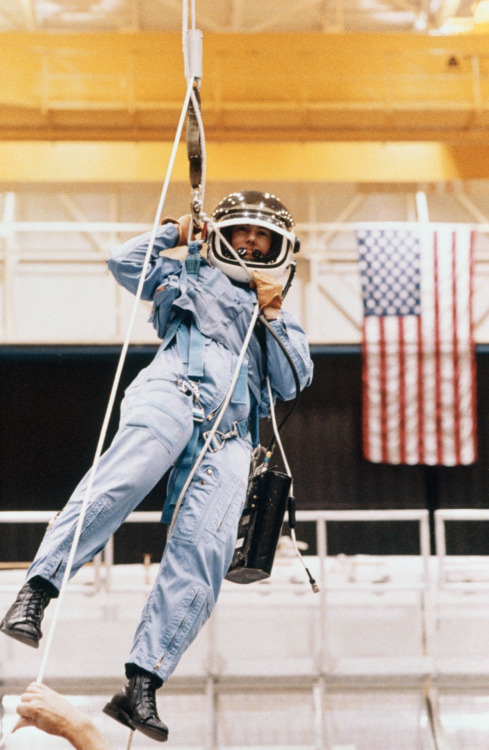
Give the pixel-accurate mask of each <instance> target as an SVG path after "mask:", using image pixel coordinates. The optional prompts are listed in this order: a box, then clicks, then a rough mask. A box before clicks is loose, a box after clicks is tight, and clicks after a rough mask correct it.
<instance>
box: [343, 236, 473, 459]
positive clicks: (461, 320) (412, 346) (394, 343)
mask: <svg viewBox="0 0 489 750" xmlns="http://www.w3.org/2000/svg"><path fill="white" fill-rule="evenodd" d="M357 241H358V249H359V263H360V274H361V281H362V296H363V312H364V315H363V347H362V352H363V365H362V368H363V369H362V380H363V395H362V399H363V402H362V410H363V415H362V421H363V425H362V431H363V451H364V455H365V458H367V459H368V460H369V461H373V462H376V463H388V464H428V465H445V466H455V465H459V464H471V463H473V462H474V461H476V460H477V426H476V382H475V381H476V371H475V347H474V341H473V324H472V276H473V273H472V271H473V246H474V233H473V232H472V231H471V229H470V227H466V226H461V225H456V226H455V225H447V224H443V225H442V224H426V225H423V226H422V227H420V226H419V225H418V226H417V227H413V225H412V224H411V225H410V226H409V227H405V226H404V227H403V226H400V225H396V227H394V228H392V229H391V228H386V227H384V228H383V229H370V228H368V229H362V230H359V231H358V232H357Z"/></svg>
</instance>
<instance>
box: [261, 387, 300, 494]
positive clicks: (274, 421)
mask: <svg viewBox="0 0 489 750" xmlns="http://www.w3.org/2000/svg"><path fill="white" fill-rule="evenodd" d="M267 389H268V398H269V401H270V415H271V418H272V426H273V433H274V435H275V440H276V442H277V445H278V447H279V448H280V455H281V456H282V461H283V464H284V466H285V472H286V474H287V476H288V477H290V479H291V485H290V491H291V493H292V494H294V489H293V479H292V472H291V471H290V467H289V464H288V463H287V458H286V455H285V451H284V447H283V445H282V440H281V438H280V432H279V429H278V426H277V418H276V416H275V404H274V401H273V393H272V386H271V384H270V378H268V377H267Z"/></svg>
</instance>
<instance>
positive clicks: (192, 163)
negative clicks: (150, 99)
mask: <svg viewBox="0 0 489 750" xmlns="http://www.w3.org/2000/svg"><path fill="white" fill-rule="evenodd" d="M185 68H186V70H185V75H186V77H187V80H188V81H189V80H192V81H193V88H192V97H191V99H190V102H189V106H188V116H187V137H186V141H187V156H188V161H189V178H190V185H191V188H192V201H191V204H190V207H191V211H192V219H193V221H194V224H195V225H196V226H200V225H201V213H202V188H203V186H202V180H203V176H202V171H203V148H202V147H203V144H202V140H201V127H200V126H199V120H200V123H202V118H201V112H200V83H201V80H202V32H200V31H196V30H192V31H188V32H187V36H186V38H185ZM197 108H198V111H196V110H197Z"/></svg>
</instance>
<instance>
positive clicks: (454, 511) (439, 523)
mask: <svg viewBox="0 0 489 750" xmlns="http://www.w3.org/2000/svg"><path fill="white" fill-rule="evenodd" d="M434 519H435V544H436V557H437V562H438V586H439V588H440V589H442V588H446V586H447V585H448V584H449V585H450V586H451V587H457V586H462V587H464V588H466V587H467V586H468V585H470V587H471V589H477V588H485V589H487V588H489V571H487V573H488V575H487V576H485V580H476V576H474V577H473V578H472V579H471V580H466V581H460V582H457V581H452V582H449V581H448V580H447V566H446V562H447V557H448V554H447V541H446V524H447V523H450V522H456V521H471V522H473V521H489V509H487V508H442V509H440V510H436V511H435V513H434ZM478 559H480V558H478ZM463 560H464V563H463V564H464V566H465V567H467V560H468V558H467V557H466V556H464V558H463ZM452 561H453V556H452ZM472 567H474V565H472Z"/></svg>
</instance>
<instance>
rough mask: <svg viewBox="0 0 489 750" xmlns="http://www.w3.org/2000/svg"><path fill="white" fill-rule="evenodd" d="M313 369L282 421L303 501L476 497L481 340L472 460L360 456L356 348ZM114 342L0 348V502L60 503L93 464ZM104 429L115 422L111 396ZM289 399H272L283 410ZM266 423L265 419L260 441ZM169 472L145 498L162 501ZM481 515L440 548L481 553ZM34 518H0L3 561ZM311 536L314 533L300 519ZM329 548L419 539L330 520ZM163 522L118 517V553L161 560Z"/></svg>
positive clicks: (481, 479)
mask: <svg viewBox="0 0 489 750" xmlns="http://www.w3.org/2000/svg"><path fill="white" fill-rule="evenodd" d="M153 354H154V349H153V348H152V347H132V348H130V350H129V353H128V357H127V361H126V365H125V368H124V373H123V378H122V383H121V387H120V389H119V393H120V394H122V391H123V388H124V387H125V386H126V385H127V384H128V383H129V382H130V381H131V380H132V379H133V378H134V377H135V375H136V374H137V372H139V370H140V369H141V367H143V366H145V365H146V364H147V363H148V362H149V361H150V360H151V358H152V356H153ZM312 354H313V359H314V364H315V376H314V381H313V385H312V386H311V387H310V388H309V389H308V390H307V391H305V392H304V393H303V394H302V396H301V398H300V400H299V403H298V405H297V406H296V408H295V410H294V411H293V413H292V415H291V416H290V418H289V419H288V421H287V422H286V424H285V427H284V429H283V442H284V445H285V448H286V451H287V456H288V459H289V463H290V465H291V468H292V472H293V474H294V478H295V489H296V497H297V502H298V507H299V508H304V509H315V508H334V509H348V508H372V509H373V508H429V509H430V510H433V509H435V508H437V507H445V508H452V507H472V508H484V507H486V506H487V504H488V500H487V490H486V485H487V475H488V468H489V467H488V459H487V456H488V443H489V434H488V433H489V424H488V416H487V415H488V414H489V404H488V398H489V396H488V394H489V351H488V350H487V349H482V348H481V349H480V350H479V351H478V354H477V366H478V404H479V406H478V418H479V445H480V458H479V461H478V463H477V464H475V465H474V466H470V467H457V468H447V467H421V466H414V467H406V466H398V467H396V466H382V465H381V466H376V465H373V464H369V463H368V462H367V461H365V460H363V458H362V455H361V435H360V425H361V420H360V408H361V355H360V350H359V348H357V347H350V348H349V347H336V348H317V349H314V348H313V350H312ZM118 357H119V348H118V347H117V348H115V347H41V348H39V347H2V348H0V408H1V412H0V413H1V420H0V507H1V509H2V510H12V509H32V510H34V509H48V510H57V509H59V508H61V507H62V506H63V505H64V503H65V502H66V500H67V498H68V497H69V495H70V493H71V491H72V489H73V488H74V486H75V485H76V484H77V482H78V481H79V479H80V478H81V476H82V475H83V474H84V472H85V471H86V470H87V469H88V468H89V467H90V466H91V463H92V461H93V456H94V453H95V449H96V444H97V440H98V435H99V432H100V428H101V424H102V420H103V417H104V414H105V408H106V404H107V400H108V396H109V392H110V388H111V385H112V380H113V377H114V373H115V370H116V367H117V361H118ZM119 401H120V396H119V398H118V402H117V405H116V408H115V410H114V415H113V418H112V421H111V425H110V429H109V438H108V439H109V440H110V437H111V436H112V435H113V434H114V432H115V430H116V428H117V421H118V403H119ZM286 408H287V406H286V405H283V404H279V407H278V413H279V416H281V415H283V414H284V413H285V411H286ZM269 434H270V430H269V424H268V423H266V422H265V423H263V425H262V436H263V440H264V441H265V442H266V440H267V438H268V436H269ZM164 492H165V478H163V479H162V481H161V482H160V483H159V484H158V485H157V487H156V488H155V489H154V490H153V491H152V492H151V493H150V494H149V495H148V497H147V498H146V499H145V500H144V502H143V504H142V505H141V506H140V508H141V509H147V510H157V509H160V508H161V507H162V504H163V500H164ZM487 530H488V529H487V527H486V525H485V524H474V523H466V524H454V525H453V526H452V525H449V526H448V548H449V551H450V552H452V553H456V554H470V553H473V554H485V553H486V551H487V545H486V534H487ZM42 533H43V529H41V528H40V527H39V526H37V525H28V526H22V527H20V526H19V527H10V526H0V561H28V560H31V559H32V557H33V555H34V554H35V551H36V549H37V545H38V544H39V541H40V539H41V537H42ZM298 537H299V538H302V539H305V540H306V541H308V542H309V544H310V551H312V552H314V536H313V535H312V534H311V533H309V530H308V529H306V528H305V527H304V528H301V527H300V526H299V528H298ZM328 544H329V550H330V552H331V553H333V554H335V553H338V552H344V553H346V554H356V553H366V554H368V553H370V554H409V553H415V552H416V551H417V549H418V539H417V528H416V525H415V524H413V525H412V528H411V526H410V525H408V526H407V527H406V526H405V525H404V524H402V525H401V524H391V523H389V524H382V523H377V524H367V525H365V524H360V523H359V524H348V525H337V524H329V526H328ZM163 545H164V528H163V527H160V526H153V525H150V526H148V525H137V526H133V525H130V526H129V525H126V526H125V527H123V528H122V529H121V530H120V531H119V532H117V534H116V539H115V550H116V561H118V562H133V561H140V560H142V557H143V555H144V554H145V553H149V554H151V555H152V558H153V559H158V558H159V557H160V555H161V552H162V549H163Z"/></svg>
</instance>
